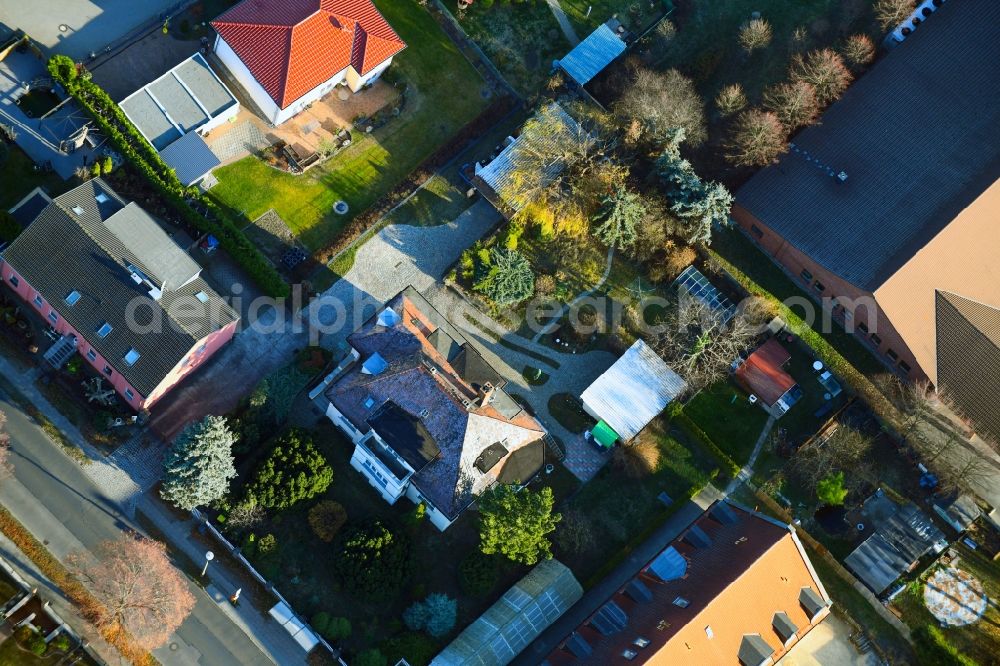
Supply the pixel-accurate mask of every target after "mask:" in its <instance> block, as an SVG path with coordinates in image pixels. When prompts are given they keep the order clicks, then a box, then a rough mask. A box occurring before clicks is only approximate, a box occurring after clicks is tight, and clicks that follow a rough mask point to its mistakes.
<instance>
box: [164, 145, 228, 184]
mask: <svg viewBox="0 0 1000 666" xmlns="http://www.w3.org/2000/svg"><path fill="white" fill-rule="evenodd" d="M160 157H162V158H163V161H164V162H166V163H167V166H169V167H170V168H171V169H173V170H174V173H176V174H177V179H178V180H180V181H181V183H182V184H183V185H185V186H186V185H192V184H194V183H196V182H198V181H199V180H201V179H202V178H203V177H204V176H205V174H207V173H208V172H209V171H211V170H212V169H214V168H215V167H217V166H219V165H220V164H222V160H220V159H219V158H218V156H217V155H216V154H215V153H213V152H212V149H211V148H209V147H208V144H207V143H205V139H204V138H202V136H201V135H200V134H198V133H197V132H188V133H187V134H185V135H184V136H182V137H181V138H179V139H177V140H176V141H174V142H173V143H172V144H170V145H169V146H167V147H166V148H164V149H163V150H161V151H160Z"/></svg>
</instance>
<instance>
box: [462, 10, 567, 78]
mask: <svg viewBox="0 0 1000 666" xmlns="http://www.w3.org/2000/svg"><path fill="white" fill-rule="evenodd" d="M445 4H446V6H447V7H448V9H449V10H450V11H451V13H452V14H453V15H454V16H455V17H456V18H458V22H459V23H460V24H461V26H462V28H464V29H465V32H466V33H467V34H468V35H469V37H471V38H472V39H474V40H475V41H476V43H477V44H479V46H480V48H482V50H483V52H484V53H485V54H486V55H487V57H489V59H490V60H491V61H492V62H493V64H494V65H496V67H497V69H499V70H500V73H501V74H503V76H504V78H505V79H507V82H508V83H510V84H511V85H512V86H514V88H515V89H516V90H517V91H518V92H519V93H521V94H522V95H525V96H530V95H533V94H534V93H536V92H538V90H540V89H541V87H542V85H543V84H544V83H545V81H546V80H548V78H549V72H550V71H551V69H552V61H553V60H556V59H558V58H561V57H563V56H564V55H566V54H567V53H568V52H569V50H570V48H571V47H570V44H569V42H568V41H567V40H566V36H565V35H563V33H562V31H561V30H560V29H559V24H558V23H556V19H555V16H553V15H552V10H551V9H549V6H548V5H547V4H546V3H545V2H543V1H542V0H537V1H535V2H519V3H510V2H507V3H503V4H501V3H499V2H496V3H493V5H492V6H486V5H485V4H483V3H475V4H473V5H472V7H470V8H469V9H466V10H463V11H462V12H459V11H457V9H456V3H455V0H445Z"/></svg>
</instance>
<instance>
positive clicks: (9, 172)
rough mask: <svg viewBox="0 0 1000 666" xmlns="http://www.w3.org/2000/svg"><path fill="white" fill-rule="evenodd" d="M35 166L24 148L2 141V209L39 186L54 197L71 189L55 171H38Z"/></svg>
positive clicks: (0, 154) (0, 158) (0, 191)
mask: <svg viewBox="0 0 1000 666" xmlns="http://www.w3.org/2000/svg"><path fill="white" fill-rule="evenodd" d="M33 167H34V162H32V161H31V158H30V157H28V155H27V154H26V153H25V152H24V151H23V150H21V149H20V148H18V147H17V146H16V145H13V144H8V143H4V142H3V141H0V183H3V186H2V187H0V210H7V209H8V208H10V207H11V206H13V205H14V204H16V203H17V202H18V201H20V200H21V199H22V198H23V197H24V196H25V195H26V194H28V192H30V191H31V190H32V189H34V188H36V187H39V186H41V187H43V188H44V189H45V191H46V192H48V193H49V194H50V195H51V196H53V197H54V196H56V195H58V194H62V193H63V192H65V191H66V190H67V189H69V187H68V184H67V183H66V182H65V181H63V180H62V179H61V178H59V176H57V175H56V174H55V173H42V172H38V171H35V170H34V168H33Z"/></svg>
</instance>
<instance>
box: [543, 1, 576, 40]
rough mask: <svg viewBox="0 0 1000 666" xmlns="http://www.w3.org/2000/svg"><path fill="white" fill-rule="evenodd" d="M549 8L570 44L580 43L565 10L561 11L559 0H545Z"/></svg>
mask: <svg viewBox="0 0 1000 666" xmlns="http://www.w3.org/2000/svg"><path fill="white" fill-rule="evenodd" d="M545 1H546V2H547V3H548V5H549V9H551V10H552V14H553V16H555V17H556V21H557V22H558V23H559V28H560V29H561V30H562V31H563V34H564V35H566V39H568V40H569V43H570V45H572V46H576V45H577V44H579V43H580V38H579V37H577V36H576V30H574V29H573V24H572V23H570V20H569V17H568V16H566V12H564V11H563V8H562V6H561V5H560V4H559V0H545Z"/></svg>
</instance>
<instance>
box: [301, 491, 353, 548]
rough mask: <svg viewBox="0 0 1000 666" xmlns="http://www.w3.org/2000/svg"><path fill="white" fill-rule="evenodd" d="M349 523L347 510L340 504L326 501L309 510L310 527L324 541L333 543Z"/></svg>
mask: <svg viewBox="0 0 1000 666" xmlns="http://www.w3.org/2000/svg"><path fill="white" fill-rule="evenodd" d="M346 522H347V510H346V509H344V506H343V505H342V504H341V503H340V502H334V501H333V500H324V501H322V502H319V503H318V504H316V505H315V506H314V507H312V508H311V509H309V527H311V528H312V531H313V533H314V534H315V535H316V536H317V537H319V538H320V540H322V541H326V542H327V543H329V542H331V541H333V538H334V537H335V536H337V532H339V531H340V528H341V527H343V526H344V523H346Z"/></svg>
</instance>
